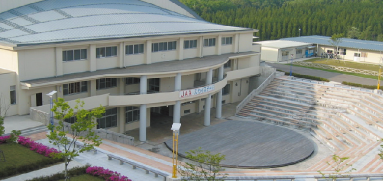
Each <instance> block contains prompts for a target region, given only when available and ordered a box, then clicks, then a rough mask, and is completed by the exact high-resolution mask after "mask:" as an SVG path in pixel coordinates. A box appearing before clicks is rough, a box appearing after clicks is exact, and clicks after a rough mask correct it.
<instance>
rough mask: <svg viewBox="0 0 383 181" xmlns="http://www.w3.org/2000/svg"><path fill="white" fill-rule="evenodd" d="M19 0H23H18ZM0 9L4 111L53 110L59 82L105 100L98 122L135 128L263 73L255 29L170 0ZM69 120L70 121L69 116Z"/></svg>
mask: <svg viewBox="0 0 383 181" xmlns="http://www.w3.org/2000/svg"><path fill="white" fill-rule="evenodd" d="M18 3H20V2H18ZM7 7H9V8H8V9H7V8H5V7H4V9H0V10H2V11H3V12H2V13H0V68H1V71H0V83H1V84H2V86H1V89H0V92H1V93H2V95H3V98H4V100H8V102H9V103H10V105H11V106H10V109H9V111H8V114H7V115H8V116H11V115H25V114H29V113H30V108H31V107H32V108H37V109H39V110H41V111H45V112H48V111H49V105H48V104H49V97H48V96H46V94H47V93H49V92H51V91H53V90H56V91H57V94H56V95H55V96H54V98H57V97H62V98H64V99H65V100H66V101H69V102H70V103H71V104H73V102H74V100H76V99H81V100H83V101H84V102H85V107H84V108H85V109H92V108H95V107H98V106H100V105H101V106H104V107H105V108H106V113H105V115H104V116H103V117H102V118H100V119H98V120H97V121H98V126H97V127H98V128H99V129H109V130H112V131H115V132H119V133H124V132H125V131H128V130H132V129H137V128H139V129H140V141H145V140H146V127H149V126H150V123H151V121H154V119H152V118H151V115H153V114H151V113H161V114H166V115H168V116H171V117H173V122H175V123H178V122H180V118H181V116H184V115H187V114H191V113H198V112H201V111H203V110H204V114H205V118H204V125H206V126H209V125H210V116H211V113H210V108H212V107H215V108H216V109H215V110H216V117H221V115H222V112H221V110H222V104H225V103H234V102H238V101H241V100H242V99H244V98H245V97H246V96H247V95H248V93H249V79H250V77H253V76H256V75H259V73H260V70H259V60H260V45H258V44H254V45H253V43H252V37H253V33H254V32H256V31H257V30H253V29H248V28H240V27H230V26H223V25H217V24H212V23H209V22H206V21H204V20H202V19H201V18H200V17H198V16H196V15H195V13H194V12H192V11H190V9H188V8H186V7H184V6H182V5H180V4H179V3H177V2H174V1H171V0H169V1H161V3H160V1H153V2H151V1H149V0H145V1H138V0H110V1H107V2H105V1H101V0H82V1H74V0H73V1H72V0H70V1H68V0H61V1H60V0H55V1H54V0H46V1H36V0H34V1H33V0H30V1H28V0H24V1H23V3H21V4H12V3H9V4H8V5H7ZM67 121H68V122H71V121H75V120H74V119H69V120H67Z"/></svg>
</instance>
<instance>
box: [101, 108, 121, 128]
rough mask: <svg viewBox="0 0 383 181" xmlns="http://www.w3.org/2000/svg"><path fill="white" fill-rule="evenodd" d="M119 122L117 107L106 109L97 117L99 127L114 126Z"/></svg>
mask: <svg viewBox="0 0 383 181" xmlns="http://www.w3.org/2000/svg"><path fill="white" fill-rule="evenodd" d="M102 122H104V123H102ZM117 124H118V110H117V108H116V107H115V108H111V109H107V110H105V113H104V114H102V117H101V118H98V119H97V129H101V128H102V129H105V128H113V127H117ZM108 125H109V126H108Z"/></svg>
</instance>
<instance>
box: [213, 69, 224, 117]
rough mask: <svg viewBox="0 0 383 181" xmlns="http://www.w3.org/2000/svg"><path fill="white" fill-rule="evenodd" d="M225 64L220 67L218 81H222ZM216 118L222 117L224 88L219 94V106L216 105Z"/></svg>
mask: <svg viewBox="0 0 383 181" xmlns="http://www.w3.org/2000/svg"><path fill="white" fill-rule="evenodd" d="M223 70H224V68H223V65H222V66H221V67H219V69H218V81H221V80H222V79H223ZM215 117H216V118H221V117H222V89H221V90H220V91H219V92H218V94H217V106H216V114H215Z"/></svg>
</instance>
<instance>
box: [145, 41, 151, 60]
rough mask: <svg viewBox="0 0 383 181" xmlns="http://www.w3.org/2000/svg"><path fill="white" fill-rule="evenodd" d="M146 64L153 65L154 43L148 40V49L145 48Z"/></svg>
mask: <svg viewBox="0 0 383 181" xmlns="http://www.w3.org/2000/svg"><path fill="white" fill-rule="evenodd" d="M145 55H146V56H145V64H151V63H152V41H151V40H148V41H146V48H145Z"/></svg>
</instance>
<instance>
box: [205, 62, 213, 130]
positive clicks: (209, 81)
mask: <svg viewBox="0 0 383 181" xmlns="http://www.w3.org/2000/svg"><path fill="white" fill-rule="evenodd" d="M212 82H213V69H209V71H208V72H207V75H206V85H211V84H212ZM210 109H211V94H209V95H208V97H207V98H206V101H205V115H204V125H205V126H210Z"/></svg>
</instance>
